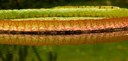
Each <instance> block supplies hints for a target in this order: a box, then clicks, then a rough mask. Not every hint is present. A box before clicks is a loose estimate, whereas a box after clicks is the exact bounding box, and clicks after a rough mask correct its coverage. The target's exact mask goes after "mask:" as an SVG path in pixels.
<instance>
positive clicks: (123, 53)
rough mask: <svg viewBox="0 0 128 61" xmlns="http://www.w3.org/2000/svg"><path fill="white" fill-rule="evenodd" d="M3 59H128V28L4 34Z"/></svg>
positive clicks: (0, 50)
mask: <svg viewBox="0 0 128 61" xmlns="http://www.w3.org/2000/svg"><path fill="white" fill-rule="evenodd" d="M0 61H128V31H119V32H110V33H90V34H77V35H24V34H22V35H21V34H0Z"/></svg>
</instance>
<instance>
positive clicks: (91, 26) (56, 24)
mask: <svg viewBox="0 0 128 61" xmlns="http://www.w3.org/2000/svg"><path fill="white" fill-rule="evenodd" d="M0 23H1V24H0V31H1V33H9V32H10V33H16V32H18V33H23V32H30V33H31V32H35V33H36V32H37V33H38V32H39V33H43V32H51V33H54V34H56V33H57V32H59V31H81V32H85V33H88V32H100V31H101V32H106V31H118V30H128V18H127V17H126V18H110V19H88V20H87V19H85V20H25V21H24V20H19V21H17V20H0ZM60 33H61V32H60Z"/></svg>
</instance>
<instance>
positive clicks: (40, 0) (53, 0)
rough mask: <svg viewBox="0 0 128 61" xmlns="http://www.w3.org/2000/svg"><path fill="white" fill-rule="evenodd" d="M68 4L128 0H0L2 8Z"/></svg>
mask: <svg viewBox="0 0 128 61" xmlns="http://www.w3.org/2000/svg"><path fill="white" fill-rule="evenodd" d="M67 5H68V6H69V5H72V6H81V5H85V6H88V5H89V6H92V5H94V6H96V5H98V6H101V5H114V6H120V7H128V0H0V9H23V8H50V7H55V6H67Z"/></svg>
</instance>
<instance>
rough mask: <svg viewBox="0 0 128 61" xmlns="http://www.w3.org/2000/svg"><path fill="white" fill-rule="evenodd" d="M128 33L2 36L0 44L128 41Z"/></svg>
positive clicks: (69, 43) (66, 43) (67, 43)
mask: <svg viewBox="0 0 128 61" xmlns="http://www.w3.org/2000/svg"><path fill="white" fill-rule="evenodd" d="M126 34H128V31H120V32H112V33H91V34H80V35H12V34H0V39H1V40H3V41H0V44H13V45H36V46H37V45H79V44H95V43H106V42H117V41H125V40H128V35H126Z"/></svg>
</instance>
